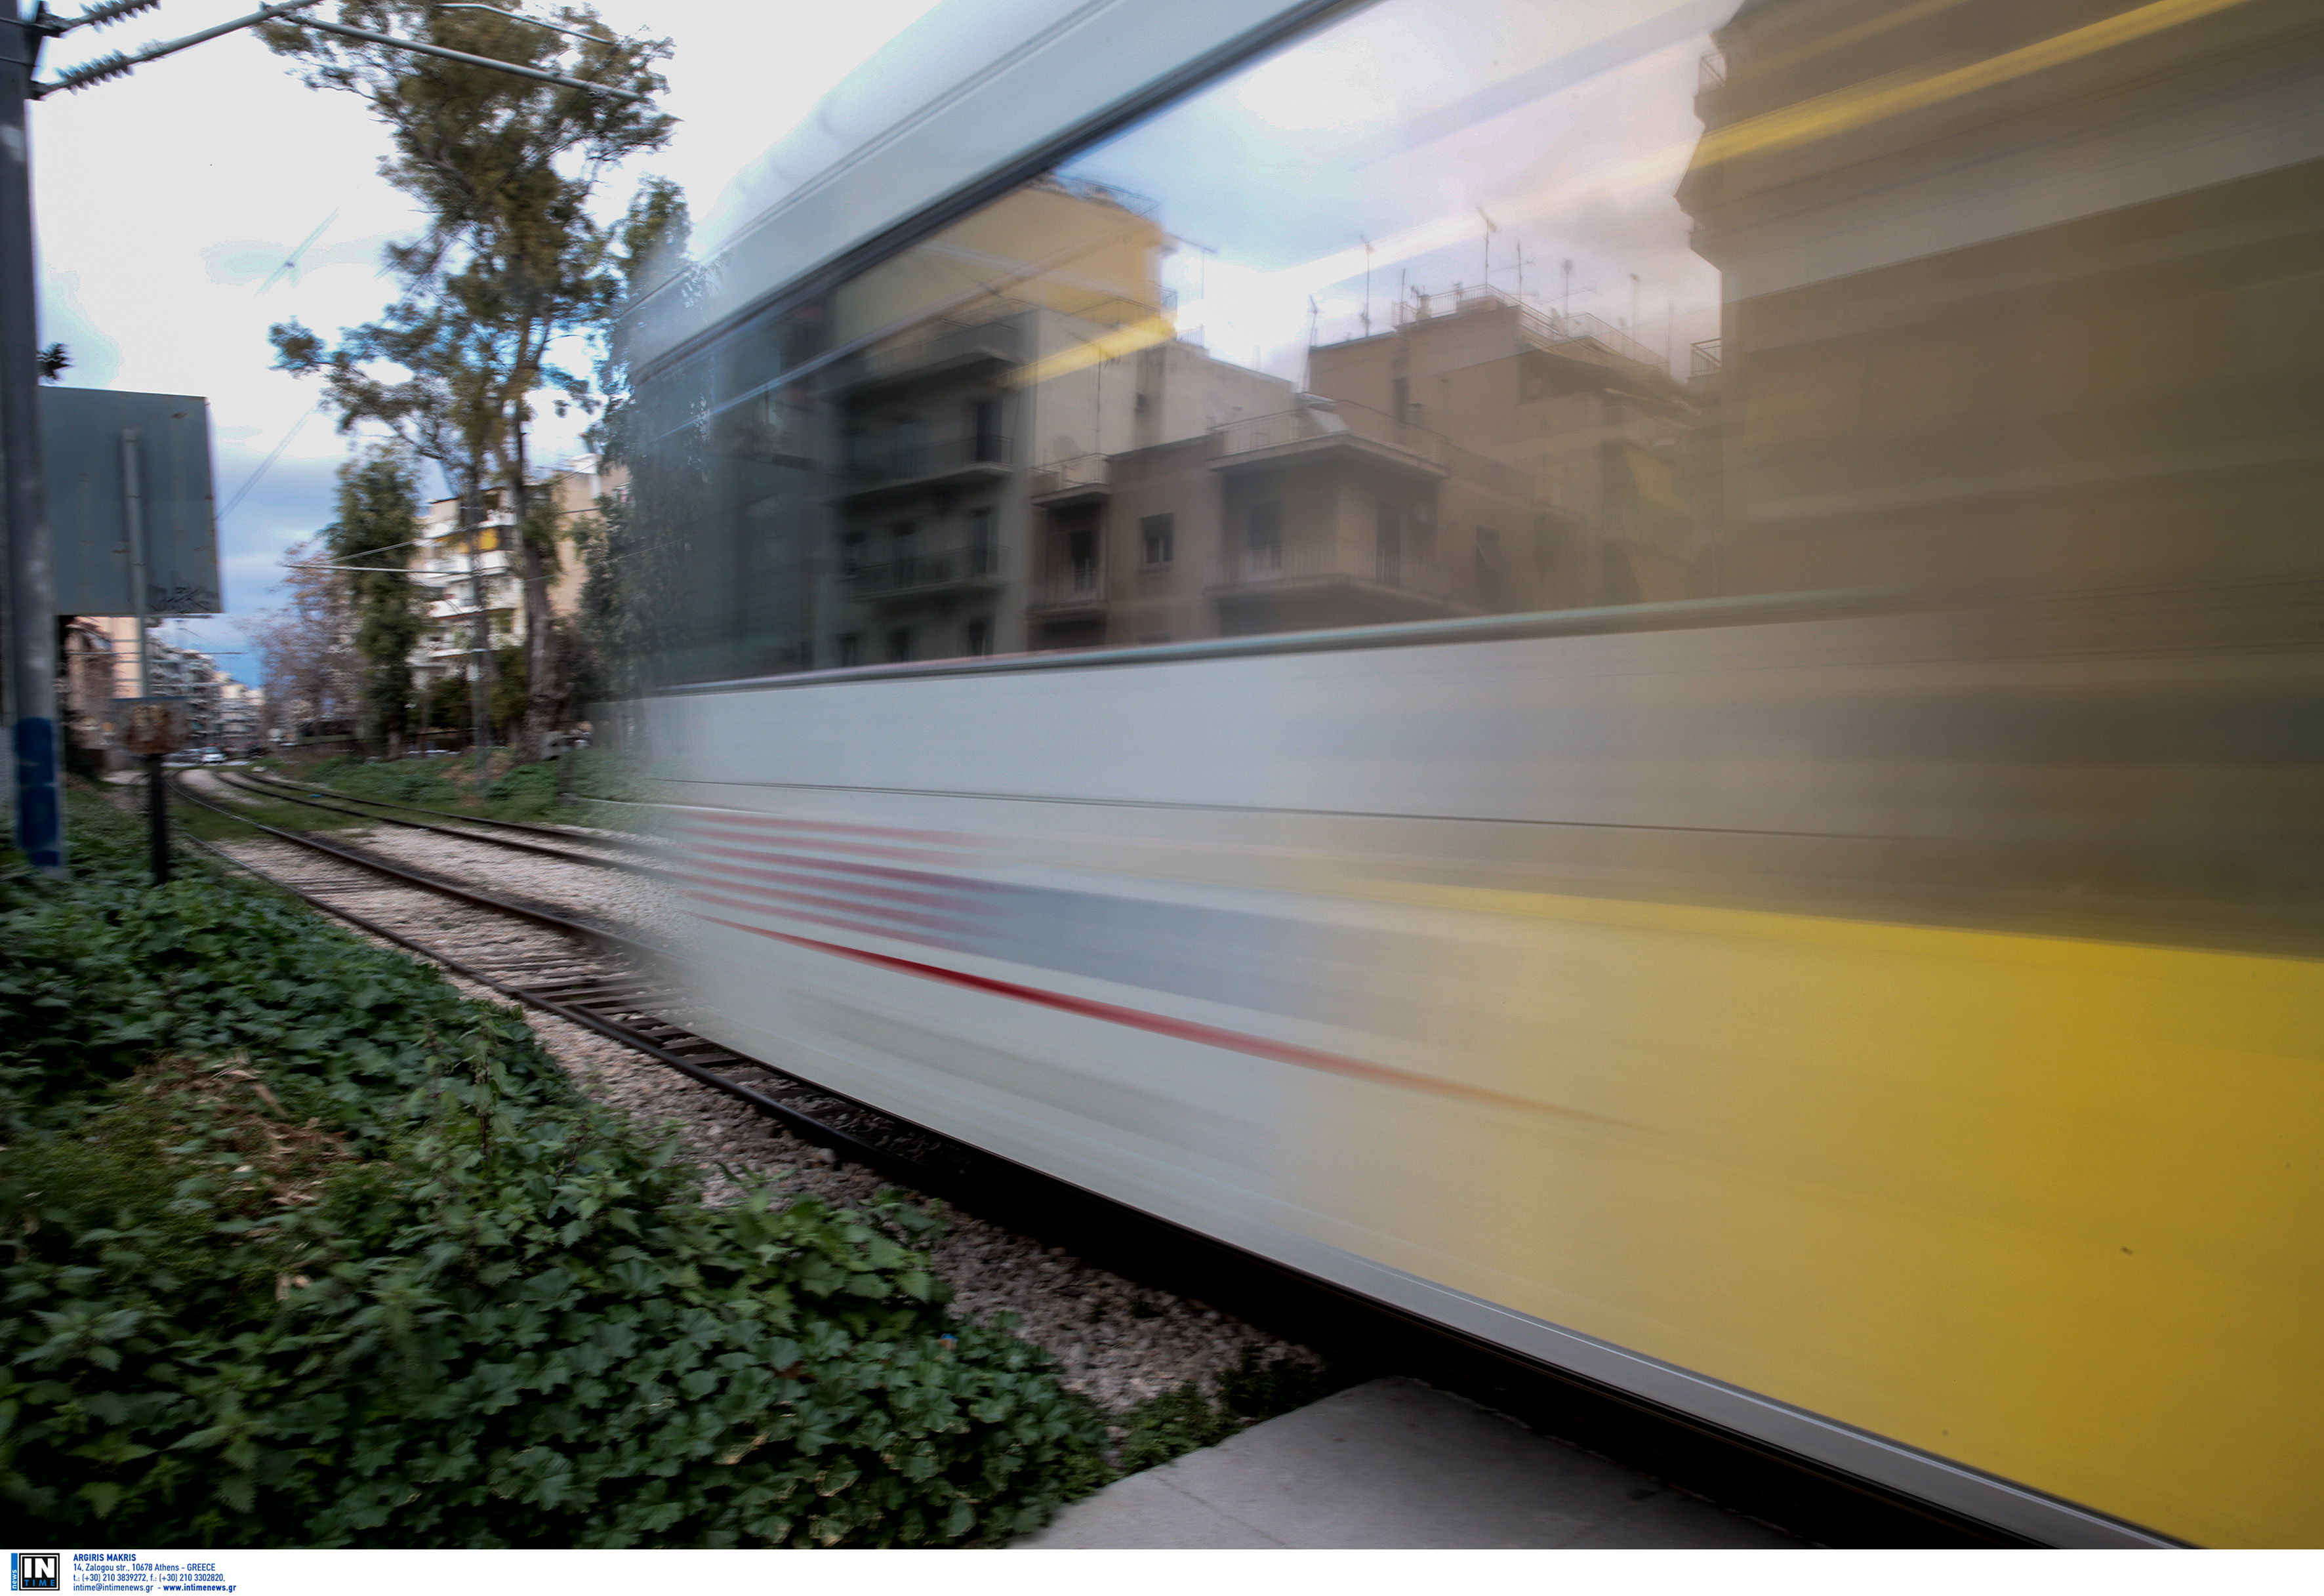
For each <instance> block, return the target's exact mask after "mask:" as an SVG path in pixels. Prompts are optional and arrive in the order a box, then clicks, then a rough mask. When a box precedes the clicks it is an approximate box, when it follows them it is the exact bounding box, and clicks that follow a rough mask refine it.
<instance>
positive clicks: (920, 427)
mask: <svg viewBox="0 0 2324 1596" xmlns="http://www.w3.org/2000/svg"><path fill="white" fill-rule="evenodd" d="M927 433H928V429H927V423H926V422H924V421H922V420H920V419H919V418H918V416H899V417H897V418H896V425H895V452H894V454H893V455H892V456H891V457H890V459H889V462H888V475H890V476H918V475H921V473H923V472H925V471H926V470H927V468H928V465H927V445H928V436H927Z"/></svg>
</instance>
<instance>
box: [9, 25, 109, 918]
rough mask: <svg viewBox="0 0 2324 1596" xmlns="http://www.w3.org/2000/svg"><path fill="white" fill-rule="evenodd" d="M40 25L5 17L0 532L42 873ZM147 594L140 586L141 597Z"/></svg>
mask: <svg viewBox="0 0 2324 1596" xmlns="http://www.w3.org/2000/svg"><path fill="white" fill-rule="evenodd" d="M45 32H46V30H44V29H43V28H42V26H41V25H40V24H39V23H35V22H27V21H25V20H24V19H23V17H22V16H21V15H19V14H17V10H16V4H15V0H8V6H7V13H6V15H5V18H0V535H5V537H6V539H7V544H8V559H7V573H8V574H7V581H8V595H7V596H8V602H7V665H8V682H7V688H8V691H7V699H8V720H9V726H10V730H11V733H12V735H11V737H10V739H9V740H10V742H11V743H12V744H13V747H12V749H11V754H12V756H13V758H14V762H15V778H16V779H15V810H16V813H15V822H16V845H17V846H18V847H19V848H22V849H23V852H24V856H25V858H26V859H27V860H29V861H30V862H31V863H32V868H33V869H34V870H36V871H38V872H41V873H42V875H49V876H62V875H63V874H64V873H65V830H64V807H63V802H62V798H63V794H62V793H61V791H60V789H59V787H58V784H57V651H56V638H55V632H56V613H55V612H56V607H57V595H56V577H55V570H54V567H53V565H52V563H51V558H50V551H49V513H48V495H47V494H45V493H43V492H42V484H41V424H40V419H39V417H38V416H37V415H36V414H35V413H34V411H33V408H32V407H33V406H34V405H35V404H36V403H38V402H39V395H40V371H39V368H38V366H37V364H35V362H36V356H35V355H34V351H35V350H36V349H37V348H38V347H39V345H40V330H39V326H38V318H37V309H36V304H37V301H36V300H35V297H34V289H33V280H32V148H31V145H30V144H29V143H27V142H26V140H25V136H24V133H25V125H24V106H25V103H26V102H27V101H29V100H30V99H31V98H32V69H33V68H34V67H35V66H37V65H38V64H39V63H40V55H41V41H42V38H43V37H44V35H45ZM137 599H138V602H139V603H140V604H143V602H144V595H143V594H139V595H137Z"/></svg>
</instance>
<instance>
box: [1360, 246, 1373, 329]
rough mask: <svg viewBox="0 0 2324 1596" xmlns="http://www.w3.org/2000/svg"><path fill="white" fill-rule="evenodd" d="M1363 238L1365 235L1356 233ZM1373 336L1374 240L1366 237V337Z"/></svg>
mask: <svg viewBox="0 0 2324 1596" xmlns="http://www.w3.org/2000/svg"><path fill="white" fill-rule="evenodd" d="M1356 236H1357V237H1359V238H1363V235H1362V234H1360V233H1359V234H1358V235H1356ZM1371 336H1372V241H1371V240H1370V239H1369V238H1364V337H1368V338H1369V337H1371Z"/></svg>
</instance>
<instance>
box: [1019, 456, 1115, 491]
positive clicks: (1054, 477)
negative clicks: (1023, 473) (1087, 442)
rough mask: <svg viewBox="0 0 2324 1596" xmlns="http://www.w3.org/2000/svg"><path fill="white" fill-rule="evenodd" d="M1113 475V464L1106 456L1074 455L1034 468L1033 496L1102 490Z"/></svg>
mask: <svg viewBox="0 0 2324 1596" xmlns="http://www.w3.org/2000/svg"><path fill="white" fill-rule="evenodd" d="M1110 476H1111V460H1110V458H1109V457H1107V456H1104V455H1074V456H1073V457H1070V458H1068V459H1064V460H1056V461H1052V462H1051V463H1050V464H1048V465H1047V466H1035V467H1033V474H1032V484H1031V485H1032V490H1033V495H1034V497H1036V498H1038V497H1039V496H1040V495H1042V494H1061V493H1064V492H1065V491H1066V490H1067V489H1070V488H1102V487H1103V486H1105V485H1106V484H1107V482H1108V481H1109V479H1110Z"/></svg>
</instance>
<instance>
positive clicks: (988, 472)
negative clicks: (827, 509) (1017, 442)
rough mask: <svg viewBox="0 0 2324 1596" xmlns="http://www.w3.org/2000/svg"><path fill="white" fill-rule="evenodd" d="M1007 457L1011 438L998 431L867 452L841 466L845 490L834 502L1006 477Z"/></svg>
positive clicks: (840, 471)
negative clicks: (1004, 436)
mask: <svg viewBox="0 0 2324 1596" xmlns="http://www.w3.org/2000/svg"><path fill="white" fill-rule="evenodd" d="M1009 454H1010V447H1009V439H1007V438H1003V437H1001V435H1000V434H999V433H997V432H979V433H973V434H971V435H970V436H968V437H966V438H943V439H936V440H929V441H926V442H920V443H915V444H908V445H902V446H890V447H887V448H883V449H873V450H866V451H864V452H863V453H862V454H858V455H855V456H853V457H850V458H848V459H846V460H844V461H843V462H841V465H840V468H839V476H840V482H841V484H842V485H841V488H840V491H839V492H838V493H837V494H834V495H833V500H832V502H833V503H842V504H844V503H858V502H861V501H862V500H866V499H877V498H883V497H886V496H888V495H890V494H908V493H914V492H917V491H918V490H919V489H922V488H931V487H941V486H944V485H945V484H961V483H968V482H974V481H979V480H993V479H999V478H1002V477H1006V476H1007V475H1009V471H1010V466H1009Z"/></svg>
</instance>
